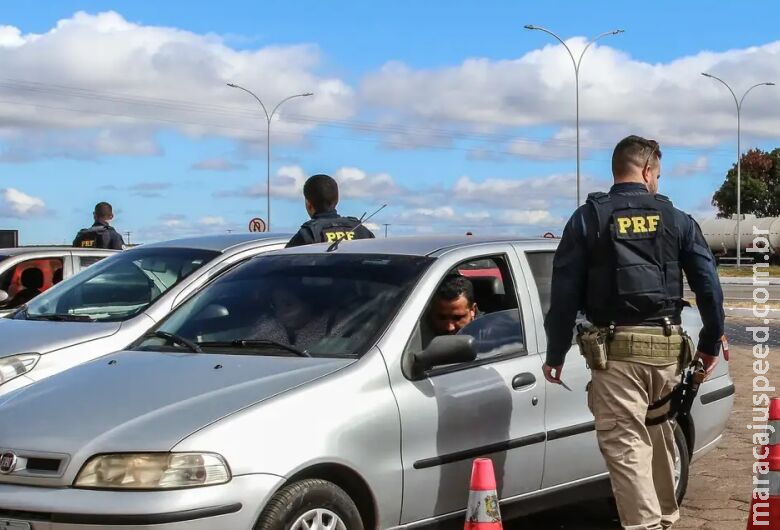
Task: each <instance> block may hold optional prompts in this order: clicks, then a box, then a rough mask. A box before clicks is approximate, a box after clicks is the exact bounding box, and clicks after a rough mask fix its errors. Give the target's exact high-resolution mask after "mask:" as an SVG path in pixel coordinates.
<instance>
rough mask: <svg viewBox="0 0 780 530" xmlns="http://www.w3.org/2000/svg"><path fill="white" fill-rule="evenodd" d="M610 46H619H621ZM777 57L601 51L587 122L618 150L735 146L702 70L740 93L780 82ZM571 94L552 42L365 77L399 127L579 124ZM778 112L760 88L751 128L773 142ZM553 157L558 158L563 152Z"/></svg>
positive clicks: (585, 89) (365, 88)
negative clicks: (500, 56) (503, 55)
mask: <svg viewBox="0 0 780 530" xmlns="http://www.w3.org/2000/svg"><path fill="white" fill-rule="evenodd" d="M567 44H568V45H569V46H570V47H571V48H572V49H573V50H574V51H575V53H577V52H579V50H581V49H582V48H583V46H584V44H585V41H584V39H582V38H574V39H570V40H569V41H567ZM611 44H614V45H615V46H619V43H618V41H617V40H615V41H614V43H611ZM778 56H780V41H776V42H770V43H767V44H764V45H762V46H755V47H750V48H744V49H738V50H730V51H726V52H722V53H713V52H701V53H698V54H695V55H690V56H686V57H681V58H679V59H676V60H673V61H670V62H666V63H657V64H651V63H647V62H643V61H641V60H637V59H635V58H633V57H631V56H629V55H628V54H626V53H623V52H620V51H618V50H616V49H614V48H611V47H608V46H603V45H596V46H593V47H592V48H591V49H590V50H589V51H588V57H587V61H586V62H585V64H584V66H583V69H582V72H581V78H580V104H581V106H580V110H581V120H582V123H583V126H584V127H586V128H589V129H591V130H593V133H594V138H595V139H596V140H604V141H606V140H609V142H608V143H609V144H611V145H614V141H616V140H617V139H618V138H620V137H622V136H625V135H627V134H630V133H637V134H643V135H646V136H650V137H655V138H658V139H659V140H660V141H661V143H662V145H672V144H673V145H678V146H712V145H714V144H717V143H719V142H721V141H723V140H726V139H729V140H730V139H732V138H733V135H734V130H733V129H734V125H735V123H734V121H735V119H734V108H733V103H732V101H731V97H730V95H729V94H728V92H727V91H726V89H725V88H724V87H723V86H720V85H719V84H717V83H715V82H713V81H712V80H708V79H705V78H703V77H702V76H701V75H699V74H700V72H707V71H708V72H712V73H714V74H716V75H719V76H721V77H723V78H724V79H726V80H729V81H732V82H733V84H734V85H735V88H736V89H737V91H740V92H741V91H742V90H744V89H745V88H747V87H749V86H750V85H752V84H754V83H759V82H763V81H771V80H777V79H780V61H778ZM573 89H574V75H573V71H572V65H571V62H570V58H569V56H568V54H567V53H566V52H565V50H564V49H563V47H562V46H560V45H547V46H544V47H543V48H540V49H537V50H534V51H532V52H529V53H527V54H525V55H523V56H522V57H519V58H517V59H512V60H492V59H486V58H470V59H466V60H465V61H463V62H462V63H461V64H458V65H454V66H448V67H443V68H432V69H415V68H412V67H410V66H408V65H406V64H403V63H399V62H390V63H387V64H385V65H384V66H383V67H382V68H381V69H380V70H379V71H377V72H374V73H371V74H369V75H367V76H366V77H365V78H364V80H363V83H362V85H361V95H362V97H363V99H364V100H365V101H367V102H368V103H370V104H371V105H373V106H374V107H375V108H377V109H379V110H380V111H384V112H386V113H388V114H392V115H394V116H395V117H396V120H397V121H398V123H405V124H410V123H411V124H415V123H419V124H423V125H425V124H428V123H431V122H434V123H438V124H447V123H449V124H453V123H460V124H463V123H467V124H471V125H472V129H473V130H475V131H485V130H499V129H502V128H509V127H526V126H537V125H549V124H557V125H559V126H561V127H571V126H572V125H573V121H574V93H573V92H574V90H573ZM779 106H780V90H777V89H772V88H763V87H762V88H761V89H757V90H756V91H754V92H753V93H751V94H750V101H749V103H748V104H746V105H745V109H744V114H743V118H745V120H744V121H743V123H744V125H745V128H744V132H746V133H747V134H750V135H753V136H757V137H763V138H773V137H774V136H775V135H776V131H777V129H778V128H780V116H778V113H776V112H766V109H772V108H778V107H779ZM762 109H763V110H762ZM605 131H609V136H605V135H604V134H603V133H604V132H605ZM561 134H563V133H561ZM543 147H545V146H544V145H542V146H530V147H529V146H526V145H522V144H514V146H513V149H514V150H515V151H517V152H518V154H524V155H527V156H531V157H535V156H539V154H540V153H544V151H549V149H542V148H543ZM546 147H548V148H550V147H552V144H549V145H547V146H546ZM545 154H546V153H545ZM553 154H554V155H557V153H555V150H553ZM569 156H572V155H571V151H569Z"/></svg>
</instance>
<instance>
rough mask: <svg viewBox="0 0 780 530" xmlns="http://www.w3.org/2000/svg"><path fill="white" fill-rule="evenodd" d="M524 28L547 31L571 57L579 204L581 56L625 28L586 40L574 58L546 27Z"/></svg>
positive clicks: (559, 39) (530, 25)
mask: <svg viewBox="0 0 780 530" xmlns="http://www.w3.org/2000/svg"><path fill="white" fill-rule="evenodd" d="M524 27H525V29H530V30H537V31H543V32H545V33H547V34H548V35H551V36H552V37H553V38H555V39H556V40H557V41H558V42H560V43H561V44H563V47H564V48H566V51H567V52H569V57H571V63H572V65H574V90H575V101H576V115H577V118H576V131H577V207H578V208H579V206H580V65H582V58H583V57H584V56H585V52H587V51H588V48H590V47H591V45H593V44H594V43H595V42H596V41H597V40H599V39H601V38H602V37H607V36H609V35H618V34H620V33H624V32H625V30H622V29H615V30H612V31H605V32H604V33H602V34H601V35H598V36H596V37H595V38H593V39H591V40H590V41H588V43H587V45H586V46H585V48H584V49H583V50H582V53H580V56H579V58H577V59H575V58H574V54H573V53H572V51H571V49H570V48H569V47H568V46H567V45H566V43H565V42H564V41H563V39H562V38H560V37H559V36H558V35H556V34H555V33H553V32H552V31H550V30H549V29H547V28H543V27H541V26H534V25H533V24H527V25H525V26H524Z"/></svg>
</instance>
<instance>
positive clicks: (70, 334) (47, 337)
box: [0, 318, 121, 357]
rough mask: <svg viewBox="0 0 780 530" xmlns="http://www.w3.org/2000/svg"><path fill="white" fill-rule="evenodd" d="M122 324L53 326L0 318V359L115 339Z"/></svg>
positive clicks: (99, 323)
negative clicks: (0, 338)
mask: <svg viewBox="0 0 780 530" xmlns="http://www.w3.org/2000/svg"><path fill="white" fill-rule="evenodd" d="M120 326H121V323H119V322H50V321H46V320H14V319H10V318H0V337H2V340H0V357H8V356H9V355H15V354H17V353H30V352H35V353H49V352H52V351H55V350H59V349H61V348H67V347H68V346H74V345H76V344H80V343H82V342H89V341H91V340H96V339H102V338H103V337H108V336H110V335H113V334H114V333H116V332H117V331H119V328H120Z"/></svg>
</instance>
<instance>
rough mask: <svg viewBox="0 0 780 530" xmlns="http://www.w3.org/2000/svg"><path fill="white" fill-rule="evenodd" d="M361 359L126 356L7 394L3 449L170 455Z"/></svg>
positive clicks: (1, 418)
mask: <svg viewBox="0 0 780 530" xmlns="http://www.w3.org/2000/svg"><path fill="white" fill-rule="evenodd" d="M351 362H354V361H353V360H345V359H317V358H298V357H295V358H293V357H272V356H256V355H252V356H249V355H216V354H183V353H158V352H140V351H130V352H119V353H115V354H111V355H108V356H106V357H103V358H101V359H97V360H95V361H91V362H89V363H86V364H82V365H80V366H77V367H75V368H73V369H71V370H67V371H65V372H62V373H60V374H56V375H54V376H52V377H50V378H47V379H45V380H43V381H40V382H38V383H36V384H33V385H31V386H29V387H26V388H22V389H20V390H18V391H16V392H11V393H9V394H7V395H6V396H4V397H0V425H13V428H11V429H2V431H0V447H6V448H13V449H24V450H30V451H45V452H55V453H66V454H70V455H71V456H72V457H73V460H75V461H83V459H86V458H88V457H89V456H91V455H93V454H95V453H101V452H123V451H168V450H170V449H172V448H173V447H174V446H175V445H176V444H177V443H178V442H179V441H181V440H182V439H183V438H185V437H187V436H189V435H190V434H192V433H193V432H195V431H197V430H199V429H201V428H203V427H205V426H207V425H209V424H210V423H213V422H215V421H217V420H219V419H220V418H223V417H225V416H226V415H229V414H231V413H234V412H236V411H239V410H241V409H243V408H245V407H247V406H250V405H252V404H255V403H258V402H260V401H263V400H265V399H267V398H269V397H272V396H274V395H276V394H279V393H280V392H284V391H286V390H289V389H291V388H294V387H296V386H298V385H301V384H304V383H306V382H308V381H312V380H313V379H316V378H318V377H321V376H323V375H326V374H328V373H331V372H333V371H336V370H338V369H340V368H342V367H344V366H347V365H348V364H350V363H351Z"/></svg>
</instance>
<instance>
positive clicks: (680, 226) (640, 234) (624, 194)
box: [544, 136, 724, 530]
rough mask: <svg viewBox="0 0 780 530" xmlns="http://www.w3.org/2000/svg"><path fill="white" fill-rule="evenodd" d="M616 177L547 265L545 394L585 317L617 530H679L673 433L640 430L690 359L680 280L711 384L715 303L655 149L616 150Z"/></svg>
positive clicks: (636, 142) (694, 236) (719, 302)
mask: <svg viewBox="0 0 780 530" xmlns="http://www.w3.org/2000/svg"><path fill="white" fill-rule="evenodd" d="M612 172H613V176H614V179H615V184H614V185H613V186H612V188H611V189H610V191H609V193H592V194H590V195H589V196H588V200H587V203H586V204H585V205H583V206H581V207H580V208H578V209H577V211H576V212H574V215H573V216H572V217H571V219H570V220H569V222H568V224H567V225H566V228H565V229H564V232H563V235H562V237H561V242H560V245H559V246H558V249H557V251H556V253H555V259H554V264H553V277H552V293H551V305H550V310H549V312H548V314H547V317H546V319H545V329H546V331H547V359H546V363H545V365H544V372H545V377H546V378H547V380H548V381H549V382H551V383H561V374H562V371H563V364H564V358H565V355H566V352H567V351H568V350H569V348H570V347H571V339H572V329H573V328H574V324H575V319H576V317H577V312H578V311H583V312H584V313H585V316H586V317H587V319H588V321H590V322H591V323H592V324H593V325H594V326H595V330H593V329H591V330H589V332H588V333H587V334H582V333H581V334H580V335H579V336H578V341H579V342H580V347H581V350H582V351H583V354H584V355H586V359H587V361H588V365H589V366H590V368H591V369H592V379H591V382H590V384H589V385H588V405H589V407H590V409H591V411H592V412H593V415H594V417H595V420H596V431H597V433H596V434H597V439H598V443H599V448H600V449H601V453H602V454H603V456H604V459H605V461H606V463H607V468H608V470H609V474H610V479H611V482H612V489H613V492H614V495H615V499H616V501H617V505H618V511H619V514H620V521H621V524H622V525H623V528H625V529H630V530H661V529H667V528H671V527H672V525H673V524H674V523H675V522H676V521H677V520H678V519H679V510H678V506H677V500H676V497H675V480H674V450H675V449H674V447H675V442H674V433H673V430H672V426H671V424H670V423H669V422H668V421H665V422H663V423H660V424H658V425H651V426H646V424H645V422H646V416H647V414H648V407H649V406H650V404H651V403H653V402H656V401H659V399H660V398H662V397H664V396H666V395H667V394H668V393H669V392H670V391H671V390H672V388H673V387H674V386H675V384H676V383H677V382H678V381H679V374H680V369H681V368H683V367H685V366H686V365H687V364H688V363H689V362H690V356H691V355H692V354H693V351H692V350H693V349H694V348H693V347H692V342H691V341H690V340H688V339H687V336H686V335H685V334H684V333H683V330H682V329H681V328H680V326H679V324H680V314H681V311H682V308H683V272H684V273H685V276H686V277H687V279H688V283H689V284H690V286H691V289H692V290H693V291H694V292H695V293H696V302H697V306H698V308H699V312H700V313H701V317H702V321H703V323H704V326H703V328H702V330H701V334H700V336H699V341H698V347H697V348H696V350H697V351H696V357H698V358H700V359H701V360H702V362H703V364H704V366H705V368H706V369H707V371H708V373H709V372H711V371H712V369H714V367H715V364H716V363H717V360H718V359H717V355H718V353H719V350H720V339H721V336H722V335H723V321H724V314H723V293H722V291H721V287H720V282H719V280H718V276H717V272H716V269H715V263H714V259H713V257H712V254H711V253H710V251H709V248H708V247H707V244H706V243H705V241H704V237H703V236H702V234H701V231H700V229H699V227H698V225H697V224H696V222H695V221H694V220H693V219H692V218H691V217H690V216H688V215H687V214H685V213H683V212H682V211H680V210H678V209H677V208H675V207H674V206H673V205H672V203H671V201H670V200H669V199H668V198H667V197H664V196H663V195H660V194H658V193H657V192H658V180H659V179H660V178H661V151H660V149H659V146H658V143H657V142H655V141H653V140H645V139H644V138H640V137H638V136H629V137H628V138H625V139H623V140H621V141H620V143H618V144H617V146H616V147H615V151H614V153H613V156H612ZM586 336H587V337H588V338H589V340H588V342H587V343H586V341H585V337H586ZM594 338H595V340H590V339H594ZM599 354H600V356H599ZM597 357H598V358H597ZM686 357H687V358H686ZM573 397H574V396H573Z"/></svg>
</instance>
